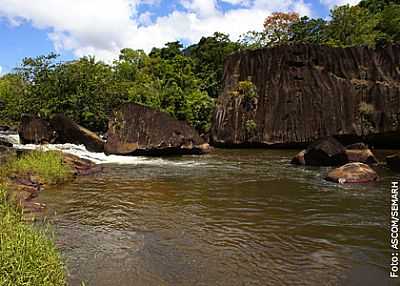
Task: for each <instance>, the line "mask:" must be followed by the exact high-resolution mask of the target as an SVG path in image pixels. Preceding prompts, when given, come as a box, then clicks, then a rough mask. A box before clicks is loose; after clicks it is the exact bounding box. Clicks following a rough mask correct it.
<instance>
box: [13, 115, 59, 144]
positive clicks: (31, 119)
mask: <svg viewBox="0 0 400 286" xmlns="http://www.w3.org/2000/svg"><path fill="white" fill-rule="evenodd" d="M18 134H19V137H20V141H21V143H22V144H46V143H53V142H54V140H55V135H56V134H55V131H54V129H53V128H52V127H51V125H50V123H49V122H47V121H46V120H44V119H41V118H39V117H37V116H34V115H30V114H24V115H22V119H21V123H20V126H19V129H18Z"/></svg>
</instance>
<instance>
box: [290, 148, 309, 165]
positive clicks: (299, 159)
mask: <svg viewBox="0 0 400 286" xmlns="http://www.w3.org/2000/svg"><path fill="white" fill-rule="evenodd" d="M305 153H306V150H303V151H301V152H300V153H299V154H297V155H296V156H295V157H294V158H293V159H292V161H291V162H290V164H292V165H301V166H304V165H305V164H306V161H305V160H304V154H305Z"/></svg>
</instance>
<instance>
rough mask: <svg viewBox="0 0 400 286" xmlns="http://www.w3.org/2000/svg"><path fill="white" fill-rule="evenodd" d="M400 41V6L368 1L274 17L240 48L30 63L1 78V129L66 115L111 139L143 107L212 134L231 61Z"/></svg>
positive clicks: (219, 39) (221, 39)
mask: <svg viewBox="0 0 400 286" xmlns="http://www.w3.org/2000/svg"><path fill="white" fill-rule="evenodd" d="M399 41H400V2H399V1H398V0H393V1H391V0H363V1H361V2H360V3H359V4H358V5H356V6H349V5H345V6H339V7H335V8H334V9H333V10H332V11H331V14H330V19H329V20H325V19H321V18H318V19H312V18H308V17H301V18H300V17H299V15H297V14H296V13H282V12H276V13H273V14H272V15H271V16H269V17H267V18H266V20H265V23H264V29H263V30H262V31H260V32H257V31H250V32H248V33H246V34H244V35H243V36H242V37H241V38H240V40H239V41H238V42H233V41H231V40H230V39H229V37H228V35H225V34H221V33H215V34H214V35H212V36H210V37H203V38H202V39H201V40H200V41H199V42H198V43H197V44H194V45H191V46H189V47H186V48H184V47H183V46H182V44H181V43H179V42H172V43H167V44H166V45H165V46H164V47H163V48H154V49H153V50H152V51H151V52H150V53H149V54H146V53H145V52H143V51H141V50H133V49H129V48H126V49H123V50H122V51H121V53H120V56H119V58H118V60H116V61H114V62H113V63H112V64H105V63H103V62H101V61H97V60H96V59H94V58H92V57H83V58H80V59H78V60H76V61H72V62H58V61H57V56H56V55H54V54H50V55H47V56H40V57H37V58H26V59H24V60H23V62H22V64H21V65H20V66H19V67H18V68H17V69H16V70H15V71H14V72H13V73H11V74H8V75H5V76H3V77H1V78H0V107H2V108H0V124H11V125H13V124H16V123H17V122H18V121H19V120H20V116H21V114H22V113H33V114H37V115H40V116H41V117H42V118H48V117H49V116H51V115H52V114H54V113H57V112H63V113H65V114H66V115H67V116H68V117H70V118H72V119H74V120H75V121H76V122H77V123H79V124H81V125H83V126H84V127H86V128H89V129H91V130H93V131H99V132H104V131H106V128H107V121H108V116H109V114H110V113H111V111H112V110H113V109H114V108H116V107H118V106H119V105H120V104H121V103H125V102H136V103H140V104H144V105H146V106H149V107H153V108H156V109H159V110H162V111H165V112H168V113H169V114H171V115H172V116H174V117H175V118H177V119H179V120H186V121H188V122H189V123H190V124H191V125H192V126H194V127H195V128H196V129H197V130H198V131H199V132H201V133H204V132H207V131H208V130H209V128H210V121H211V114H212V111H213V109H214V106H215V98H217V97H218V94H219V93H220V91H221V87H222V86H221V85H222V77H223V70H224V67H223V63H224V60H225V58H226V56H227V55H229V54H231V53H233V52H235V51H239V50H244V49H255V48H262V47H274V46H279V45H286V44H295V43H305V44H317V45H329V46H335V47H349V46H355V45H368V46H371V47H374V46H377V45H383V44H387V43H394V42H399Z"/></svg>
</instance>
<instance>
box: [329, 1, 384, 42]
mask: <svg viewBox="0 0 400 286" xmlns="http://www.w3.org/2000/svg"><path fill="white" fill-rule="evenodd" d="M331 18H332V20H331V21H330V23H329V26H328V35H329V40H328V44H330V45H333V46H341V47H348V46H355V45H368V46H374V45H375V43H376V41H377V39H378V38H379V36H380V34H381V32H380V31H379V29H378V28H377V27H378V23H379V21H380V18H379V15H371V14H370V13H369V12H368V10H367V9H366V8H362V7H360V6H349V5H344V6H339V7H336V8H335V9H333V10H332V11H331Z"/></svg>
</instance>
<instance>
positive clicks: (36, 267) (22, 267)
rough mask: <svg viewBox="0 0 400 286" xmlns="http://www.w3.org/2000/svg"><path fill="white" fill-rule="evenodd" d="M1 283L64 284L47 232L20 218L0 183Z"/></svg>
mask: <svg viewBox="0 0 400 286" xmlns="http://www.w3.org/2000/svg"><path fill="white" fill-rule="evenodd" d="M0 229H1V231H0V285H1V286H53V285H54V286H56V285H57V286H62V285H66V282H65V274H64V265H63V263H62V261H61V257H60V254H59V253H58V251H57V249H56V247H55V245H54V242H53V240H52V239H50V238H49V237H48V236H47V234H48V233H47V232H46V231H44V230H39V229H36V228H34V227H33V226H32V225H28V224H25V223H24V222H23V221H22V214H21V212H20V211H19V210H18V209H17V208H16V207H14V206H12V205H10V204H9V203H8V202H7V200H6V190H5V187H4V186H0Z"/></svg>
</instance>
